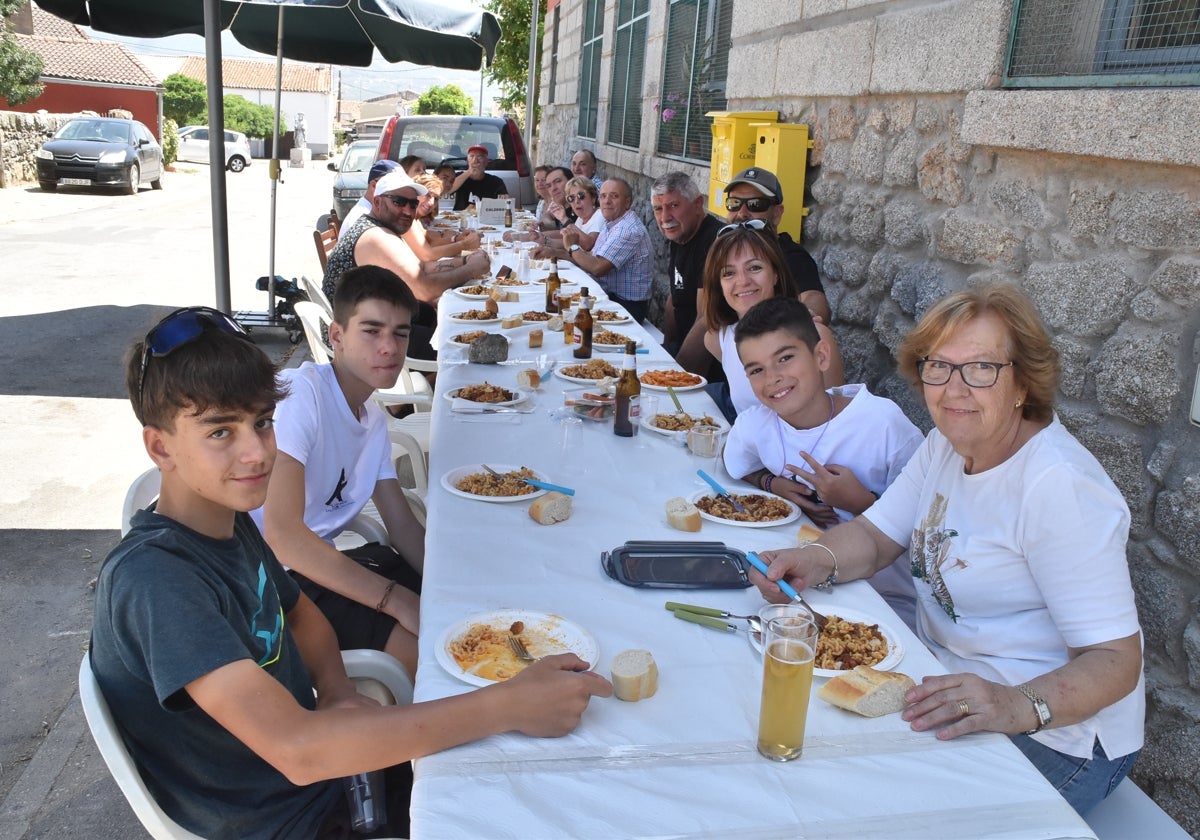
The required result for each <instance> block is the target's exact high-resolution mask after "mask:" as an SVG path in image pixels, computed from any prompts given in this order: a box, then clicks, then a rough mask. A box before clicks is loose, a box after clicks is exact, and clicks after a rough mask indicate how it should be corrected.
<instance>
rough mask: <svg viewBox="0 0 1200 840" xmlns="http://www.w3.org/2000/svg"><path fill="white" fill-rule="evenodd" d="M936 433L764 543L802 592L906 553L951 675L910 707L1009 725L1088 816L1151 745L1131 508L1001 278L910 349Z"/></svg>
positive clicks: (921, 607)
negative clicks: (837, 516)
mask: <svg viewBox="0 0 1200 840" xmlns="http://www.w3.org/2000/svg"><path fill="white" fill-rule="evenodd" d="M899 364H900V371H901V372H902V373H903V374H905V376H906V377H908V378H910V379H911V380H912V381H913V382H914V383H915V384H916V386H917V387H918V388H919V389H920V391H921V393H922V395H923V396H924V398H925V405H926V407H927V408H928V410H929V414H930V415H931V416H932V418H933V422H934V425H935V427H936V428H935V429H934V430H933V431H931V432H930V433H929V435H928V437H927V438H926V440H925V443H924V444H923V445H922V446H921V448H919V449H918V450H917V452H916V454H915V455H913V457H912V458H911V459H910V460H909V462H908V465H907V466H906V467H905V468H904V471H903V472H902V473H901V474H900V477H899V478H897V479H896V481H895V482H894V483H893V484H892V485H891V486H890V487H888V489H887V490H885V491H884V492H883V495H882V496H881V497H880V498H879V500H878V501H877V502H875V504H874V505H872V506H871V507H870V508H868V509H867V510H866V511H865V512H863V513H862V514H861V515H859V516H858V517H856V518H855V519H852V520H851V521H849V522H846V523H843V524H841V525H838V526H836V527H834V528H833V529H831V530H829V531H827V532H825V534H824V535H822V537H821V538H820V539H819V540H818V541H817V544H816V550H813V549H812V548H811V547H805V548H800V549H788V550H785V551H778V552H763V559H765V560H767V561H768V562H769V564H770V565H769V568H768V578H769V581H768V578H764V577H762V576H761V575H757V574H756V573H754V572H752V573H751V575H752V576H753V577H755V583H756V584H757V585H758V587H759V589H760V590H761V591H762V593H763V595H764V596H765V597H766V598H767V599H768V600H780V595H779V591H778V589H777V587H776V586H775V584H774V582H773V581H776V580H779V579H781V578H787V579H788V580H789V581H790V582H791V583H792V584H793V585H794V586H795V587H796V588H797V589H804V588H805V587H806V586H813V585H816V584H822V585H824V583H826V582H828V583H831V584H832V583H837V582H839V581H843V582H844V581H849V580H857V579H859V578H865V577H869V576H870V575H872V574H873V573H874V572H875V571H876V570H878V569H881V568H884V567H885V566H887V565H888V564H890V563H891V562H892V561H893V560H894V559H895V558H896V557H898V556H899V555H900V554H901V552H903V551H904V550H905V549H907V550H908V551H909V555H910V560H911V564H912V574H913V577H914V578H915V583H916V587H917V635H918V636H920V638H921V641H922V642H924V643H925V645H926V646H927V647H928V648H929V650H930V651H931V652H932V653H933V654H934V655H935V656H936V657H937V658H938V660H939V661H940V662H941V663H942V665H943V666H945V668H946V670H947V671H949V672H950V673H949V674H948V675H944V676H931V677H926V678H925V679H924V680H922V681H921V684H920V685H918V686H916V687H915V688H913V689H910V690H909V691H908V693H907V694H906V695H905V700H906V702H907V703H909V704H910V705H909V706H908V708H906V709H905V710H904V712H903V717H904V719H905V720H906V721H908V722H909V723H910V724H911V726H912V728H913V729H914V730H915V731H918V732H925V731H930V732H935V733H936V737H937V738H938V739H939V740H943V741H945V740H950V739H952V738H957V737H958V736H960V735H966V734H968V733H972V732H981V731H982V732H1001V733H1004V734H1006V735H1008V736H1010V738H1011V739H1012V740H1013V742H1014V744H1016V746H1017V747H1018V748H1019V749H1020V750H1021V752H1023V753H1024V754H1025V756H1026V757H1027V758H1028V759H1029V760H1030V761H1031V762H1032V763H1033V764H1034V766H1035V767H1037V768H1038V770H1039V771H1041V773H1042V775H1044V776H1045V777H1046V778H1047V779H1048V780H1049V781H1050V782H1051V783H1052V784H1053V785H1054V786H1055V788H1056V789H1057V790H1058V791H1059V792H1060V793H1061V794H1062V795H1063V796H1064V797H1065V798H1066V800H1067V801H1068V802H1069V803H1070V804H1071V805H1072V806H1073V807H1074V808H1075V810H1077V811H1078V812H1079V813H1081V814H1084V813H1086V812H1087V811H1088V810H1089V809H1090V808H1091V807H1092V806H1094V805H1095V804H1096V803H1098V802H1099V801H1100V800H1101V799H1103V798H1104V797H1105V796H1107V795H1108V794H1109V793H1110V792H1111V791H1112V790H1113V789H1114V788H1115V787H1116V786H1117V784H1118V783H1119V782H1120V781H1121V779H1123V778H1124V777H1125V775H1126V773H1127V772H1128V771H1129V768H1130V767H1131V766H1132V764H1133V762H1134V760H1135V759H1136V758H1137V754H1138V752H1139V750H1140V749H1141V747H1142V740H1143V726H1144V717H1145V696H1144V686H1143V681H1142V652H1141V651H1142V636H1141V629H1140V625H1139V623H1138V616H1137V608H1136V606H1135V604H1134V597H1133V588H1132V586H1131V585H1130V580H1129V568H1128V563H1127V560H1126V554H1125V543H1126V540H1127V539H1128V536H1129V509H1128V507H1127V506H1126V504H1125V500H1124V498H1122V496H1121V493H1120V491H1119V490H1117V488H1116V486H1115V485H1114V484H1113V482H1112V480H1111V479H1110V478H1109V477H1108V475H1107V474H1105V472H1104V468H1103V467H1102V466H1101V465H1100V463H1099V461H1097V460H1096V458H1095V457H1094V456H1093V455H1092V454H1091V453H1090V452H1088V450H1087V449H1085V448H1084V447H1083V446H1082V445H1081V444H1080V443H1079V441H1077V440H1076V439H1075V438H1074V437H1072V436H1071V433H1070V432H1068V431H1067V430H1066V428H1065V427H1064V426H1063V425H1062V423H1061V422H1060V421H1059V419H1058V418H1057V417H1056V416H1055V413H1054V394H1055V392H1056V391H1057V389H1058V377H1059V363H1058V351H1057V350H1055V348H1054V344H1053V342H1052V341H1051V339H1050V336H1049V335H1048V334H1047V332H1046V329H1045V327H1044V326H1043V325H1042V322H1041V319H1040V318H1039V317H1038V314H1037V311H1036V310H1035V309H1034V307H1033V304H1032V303H1030V301H1029V299H1028V298H1027V297H1026V296H1025V295H1024V294H1023V293H1022V292H1021V291H1020V290H1019V289H1017V288H1016V287H1015V286H1011V285H1006V284H989V285H984V286H978V287H973V288H969V289H964V290H962V291H959V292H954V293H952V294H950V295H948V296H946V297H945V298H943V299H942V300H941V301H939V302H938V303H936V304H934V305H933V307H932V308H930V309H929V311H928V312H927V313H926V314H925V317H924V318H922V319H921V322H920V323H919V324H918V325H917V327H916V328H915V329H914V330H913V331H912V332H910V333H909V334H908V336H907V337H906V338H905V339H904V342H903V344H902V345H901V347H900V353H899Z"/></svg>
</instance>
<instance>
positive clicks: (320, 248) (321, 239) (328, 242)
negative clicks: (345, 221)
mask: <svg viewBox="0 0 1200 840" xmlns="http://www.w3.org/2000/svg"><path fill="white" fill-rule="evenodd" d="M337 240H338V235H337V228H335V227H333V225H330V226H329V227H327V228H325V230H314V231H313V242H315V243H316V245H317V258H318V259H319V260H320V261H321V273H322V274H324V273H325V268H326V266H327V265H329V252H330V251H332V250H333V246H334V245H336V244H337Z"/></svg>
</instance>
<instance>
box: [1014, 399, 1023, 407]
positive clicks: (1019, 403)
mask: <svg viewBox="0 0 1200 840" xmlns="http://www.w3.org/2000/svg"><path fill="white" fill-rule="evenodd" d="M1020 407H1021V401H1020V400H1017V404H1016V405H1014V406H1013V408H1020Z"/></svg>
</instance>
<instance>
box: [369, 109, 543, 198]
mask: <svg viewBox="0 0 1200 840" xmlns="http://www.w3.org/2000/svg"><path fill="white" fill-rule="evenodd" d="M475 145H479V146H483V147H484V148H486V149H487V150H488V157H490V158H491V160H490V161H488V165H487V171H488V172H490V173H492V174H493V175H495V176H496V177H498V178H500V180H502V181H504V183H505V185H506V186H507V187H508V190H507V192H508V194H509V195H510V196H512V197H514V198H516V199H517V200H518V204H519V205H520V206H522V207H530V208H532V207H533V206H534V205H536V204H537V201H538V197H537V193H535V192H534V190H533V166H532V165H531V164H530V162H529V153H528V152H526V151H525V141H524V140H522V139H521V132H520V130H519V129H518V128H517V124H516V122H515V121H513V120H512V119H510V118H507V117H455V116H428V117H401V116H395V117H392V118H391V119H390V120H388V122H387V125H386V126H384V129H383V134H382V136H380V138H379V151H378V152H377V153H376V155H375V159H376V160H383V159H384V158H390V159H391V160H396V161H398V160H400V159H401V158H403V157H405V156H406V155H419V156H420V157H422V158H424V159H425V165H426V166H428V167H429V168H430V169H432V168H433V167H435V166H438V165H440V164H442V163H449V164H451V165H452V166H453V167H454V169H455V171H457V172H462V171H463V170H464V169H466V168H467V149H469V148H471V147H472V146H475Z"/></svg>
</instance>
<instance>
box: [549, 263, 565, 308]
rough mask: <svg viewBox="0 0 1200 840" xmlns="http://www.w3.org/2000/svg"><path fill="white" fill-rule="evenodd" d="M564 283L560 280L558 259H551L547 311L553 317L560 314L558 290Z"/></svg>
mask: <svg viewBox="0 0 1200 840" xmlns="http://www.w3.org/2000/svg"><path fill="white" fill-rule="evenodd" d="M561 287H562V281H561V280H560V279H559V278H558V258H557V257H551V258H550V276H549V277H547V278H546V311H547V312H549V313H550V314H551V315H554V314H557V312H558V290H559V288H561Z"/></svg>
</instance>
